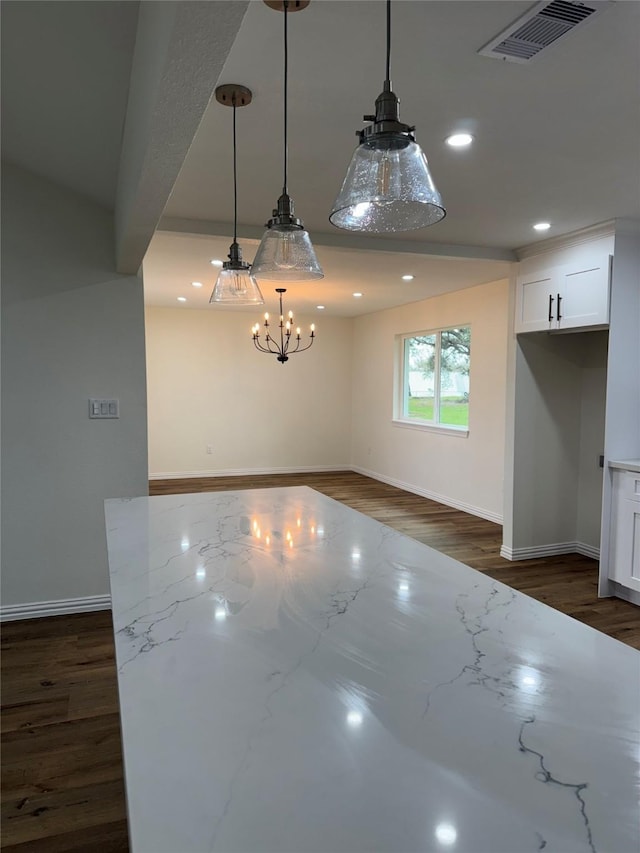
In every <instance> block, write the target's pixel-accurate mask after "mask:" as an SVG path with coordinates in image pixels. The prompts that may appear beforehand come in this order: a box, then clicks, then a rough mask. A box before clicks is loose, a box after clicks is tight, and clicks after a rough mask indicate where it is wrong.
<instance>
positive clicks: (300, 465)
mask: <svg viewBox="0 0 640 853" xmlns="http://www.w3.org/2000/svg"><path fill="white" fill-rule="evenodd" d="M293 307H294V308H295V306H293ZM259 318H260V310H259V309H257V310H255V311H253V312H251V311H248V312H242V313H231V312H227V311H223V310H220V309H218V310H216V308H215V307H214V306H211V308H210V309H209V310H190V309H180V308H175V309H174V308H158V307H148V308H147V310H146V330H147V381H148V405H149V470H150V473H151V476H154V475H156V476H157V475H160V474H165V475H167V474H168V475H178V474H186V475H189V474H196V473H208V472H210V473H211V474H222V473H225V472H229V473H242V472H260V471H263V472H268V471H278V470H286V471H292V470H321V469H323V468H334V469H336V468H348V467H349V432H350V418H351V345H352V322H353V321H352V320H350V319H342V318H336V317H322V318H321V319H318V318H317V317H314V318H306V317H296V323H299V324H300V326H301V327H302V328H303V329H304V328H305V327H306V328H308V326H309V323H310V322H311V321H312V320H313V321H315V323H316V326H317V329H318V337H317V341H316V343H315V344H314V346H313V347H312V348H311V349H310V350H308V351H307V352H305V353H300V354H299V355H294V356H292V357H291V358H290V359H289V361H288V362H287V363H286V364H280V363H279V362H278V361H276V358H275V356H268V355H264V354H262V353H259V352H257V351H256V350H255V348H254V346H253V343H252V341H251V335H250V328H251V326H252V324H253V323H254V321H256V320H257V319H259ZM207 445H211V447H212V451H213V452H212V453H210V454H209V453H207Z"/></svg>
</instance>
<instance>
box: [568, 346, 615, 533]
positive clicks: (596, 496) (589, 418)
mask: <svg viewBox="0 0 640 853" xmlns="http://www.w3.org/2000/svg"><path fill="white" fill-rule="evenodd" d="M580 337H581V338H582V339H583V358H582V376H581V386H580V393H581V401H580V451H579V456H578V498H577V517H576V541H577V542H580V543H582V544H583V545H587V546H588V547H589V548H593V549H595V550H599V549H600V518H601V515H602V480H603V474H604V469H603V468H601V467H600V463H599V457H600V456H601V455H603V454H604V428H605V411H606V409H605V399H606V393H607V354H608V343H609V333H608V332H606V331H603V332H591V333H585V334H583V335H581V336H580Z"/></svg>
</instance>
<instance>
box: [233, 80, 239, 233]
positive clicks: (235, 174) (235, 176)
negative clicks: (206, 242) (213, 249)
mask: <svg viewBox="0 0 640 853" xmlns="http://www.w3.org/2000/svg"><path fill="white" fill-rule="evenodd" d="M237 162H238V152H237V146H236V96H235V95H234V96H233V242H234V243H237V242H238V233H237V232H238V169H237Z"/></svg>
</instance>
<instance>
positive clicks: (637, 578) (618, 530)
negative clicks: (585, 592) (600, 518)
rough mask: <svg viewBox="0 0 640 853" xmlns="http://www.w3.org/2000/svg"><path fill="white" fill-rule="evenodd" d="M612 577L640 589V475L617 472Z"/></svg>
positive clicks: (612, 518)
mask: <svg viewBox="0 0 640 853" xmlns="http://www.w3.org/2000/svg"><path fill="white" fill-rule="evenodd" d="M612 498H613V503H612V516H611V523H612V530H611V550H610V566H609V577H610V578H611V579H612V580H614V581H617V582H618V583H619V584H622V586H626V587H627V588H628V589H635V590H636V591H637V592H640V474H635V473H631V472H627V471H616V472H615V473H614V475H613V495H612Z"/></svg>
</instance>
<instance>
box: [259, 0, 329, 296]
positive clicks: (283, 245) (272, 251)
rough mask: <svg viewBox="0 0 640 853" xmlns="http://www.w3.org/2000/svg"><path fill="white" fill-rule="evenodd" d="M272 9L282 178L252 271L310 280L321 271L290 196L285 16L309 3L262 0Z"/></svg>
mask: <svg viewBox="0 0 640 853" xmlns="http://www.w3.org/2000/svg"><path fill="white" fill-rule="evenodd" d="M265 3H266V4H267V6H269V8H271V9H277V10H278V11H282V12H284V181H283V189H282V195H281V196H280V198H279V199H278V205H277V207H276V208H275V209H274V211H273V215H272V217H271V219H270V220H269V221H268V222H267V225H266V228H267V230H266V231H265V233H264V236H263V237H262V241H261V243H260V245H259V246H258V251H257V252H256V256H255V258H254V261H253V266H252V272H253V274H254V276H255V277H256V278H260V279H267V280H269V281H312V280H314V279H318V278H323V276H324V273H323V272H322V268H321V267H320V264H319V263H318V259H317V258H316V253H315V251H314V248H313V246H312V244H311V240H310V238H309V233H308V232H307V231H306V230H305V227H304V225H303V223H302V220H300V219H298V218H297V217H296V215H295V212H294V208H293V199H291V198H290V196H289V192H288V187H287V177H288V156H289V151H288V145H287V118H288V116H287V83H288V75H289V45H288V34H287V15H288V13H289V12H297V11H300V10H301V9H304V8H306V7H307V6H308V5H309V0H265Z"/></svg>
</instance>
